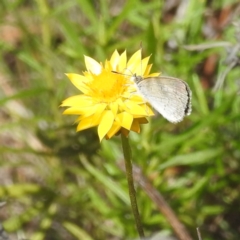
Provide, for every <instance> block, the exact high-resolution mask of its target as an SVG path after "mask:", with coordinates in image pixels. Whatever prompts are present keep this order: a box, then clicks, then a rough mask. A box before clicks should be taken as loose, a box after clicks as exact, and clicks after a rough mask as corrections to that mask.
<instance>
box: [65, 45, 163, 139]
mask: <svg viewBox="0 0 240 240" xmlns="http://www.w3.org/2000/svg"><path fill="white" fill-rule="evenodd" d="M149 58H150V57H146V58H144V59H142V57H141V50H139V51H137V52H136V53H134V54H133V55H132V57H131V58H130V59H129V60H128V61H127V55H126V51H125V52H123V53H122V54H119V53H118V51H117V50H115V52H114V53H113V54H112V56H111V58H110V60H106V61H105V63H104V64H102V63H98V62H96V61H95V60H94V59H92V58H90V57H87V56H85V64H86V68H87V71H85V72H83V75H79V74H75V73H68V74H66V75H67V77H68V78H69V79H70V80H71V82H72V83H73V84H74V85H75V86H76V87H77V88H78V89H79V90H80V91H81V92H82V94H80V95H76V96H72V97H70V98H68V99H66V100H64V101H63V102H62V105H61V106H64V107H68V109H66V110H65V111H64V114H73V115H79V117H78V118H77V120H76V122H78V126H77V131H81V130H84V129H87V128H91V127H94V126H98V135H99V138H100V141H101V140H102V139H103V138H104V137H105V138H107V139H109V138H111V137H112V136H114V135H115V134H117V133H119V132H120V131H122V132H123V133H124V134H125V135H126V136H127V135H128V133H129V131H134V132H137V133H139V132H140V124H143V123H147V119H146V117H148V116H152V115H154V113H153V112H152V110H151V108H150V106H149V105H148V103H146V101H145V100H144V99H143V98H142V97H141V96H140V95H138V94H137V92H136V89H135V87H134V84H133V82H132V81H131V75H132V74H133V73H134V74H136V75H142V76H143V77H144V78H146V77H151V76H158V75H159V73H154V74H149V73H150V70H151V67H152V64H148V61H149ZM112 71H115V72H118V73H119V74H116V73H114V72H112Z"/></svg>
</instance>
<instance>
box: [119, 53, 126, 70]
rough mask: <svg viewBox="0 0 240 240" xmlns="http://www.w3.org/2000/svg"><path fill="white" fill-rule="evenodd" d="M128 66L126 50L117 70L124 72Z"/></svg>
mask: <svg viewBox="0 0 240 240" xmlns="http://www.w3.org/2000/svg"><path fill="white" fill-rule="evenodd" d="M125 68H127V53H126V50H125V51H124V52H123V53H122V54H121V55H120V58H119V62H118V68H117V71H119V72H120V73H123V71H124V69H125Z"/></svg>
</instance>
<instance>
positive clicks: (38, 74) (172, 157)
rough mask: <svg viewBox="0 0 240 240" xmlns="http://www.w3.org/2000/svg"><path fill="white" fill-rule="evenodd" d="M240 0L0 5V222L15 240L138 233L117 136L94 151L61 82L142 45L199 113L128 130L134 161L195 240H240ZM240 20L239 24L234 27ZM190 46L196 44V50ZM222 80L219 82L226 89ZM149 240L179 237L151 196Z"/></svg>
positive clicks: (146, 216) (55, 0) (91, 133)
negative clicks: (68, 112)
mask: <svg viewBox="0 0 240 240" xmlns="http://www.w3.org/2000/svg"><path fill="white" fill-rule="evenodd" d="M239 16H240V4H239V0H236V1H233V0H219V1H210V0H209V1H204V0H189V1H184V0H182V1H181V0H171V1H159V0H153V1H150V0H149V1H147V0H145V1H140V0H128V1H124V0H120V1H111V0H100V1H88V0H68V1H63V0H51V1H50V0H49V1H47V0H36V1H27V0H25V1H24V0H1V2H0V52H1V60H0V106H1V107H0V122H1V125H0V204H1V205H0V222H1V224H2V225H3V226H4V228H5V230H6V231H7V232H8V235H9V237H10V238H11V239H31V240H41V239H47V240H48V239H49V240H58V239H69V240H75V239H84V240H92V239H99V240H102V239H103V240H110V239H111V240H112V239H114V240H118V239H134V238H137V233H136V230H135V226H134V220H133V217H132V214H131V207H130V204H129V198H128V189H127V181H126V178H125V174H124V173H123V172H122V171H121V170H120V169H119V167H118V163H119V162H121V161H122V158H123V157H122V150H121V142H120V139H119V137H117V136H116V137H113V138H112V139H111V140H108V141H106V140H103V141H102V143H101V144H100V143H99V139H98V136H97V134H96V129H90V130H86V131H83V132H79V133H76V132H75V129H76V126H75V125H74V124H73V122H74V119H75V117H72V116H62V112H63V109H61V108H59V105H60V104H61V101H62V100H64V99H65V98H67V97H69V96H72V95H76V94H79V92H78V90H77V89H76V88H75V87H74V86H73V85H72V84H71V82H70V81H69V80H68V79H67V77H66V76H65V75H64V73H66V72H74V73H79V74H81V73H82V71H84V70H85V66H84V60H83V59H84V55H87V56H90V57H92V58H94V59H96V60H97V61H104V60H105V59H106V58H108V59H109V58H110V56H111V54H112V53H113V51H114V50H115V49H118V51H119V52H120V53H121V52H123V51H124V50H125V49H126V50H127V52H128V56H130V55H131V54H132V53H134V52H135V51H136V50H138V49H139V46H140V43H141V42H142V46H143V55H144V56H148V55H150V54H152V57H151V62H152V63H153V72H156V71H161V72H162V73H164V74H165V75H169V76H174V77H179V78H181V79H184V80H186V81H187V82H188V84H189V86H190V87H191V89H192V92H193V97H192V105H193V111H192V114H191V115H190V116H189V117H187V118H185V119H184V121H183V122H181V123H179V124H171V123H169V122H167V121H166V120H165V119H163V118H162V117H161V116H159V115H158V116H156V117H154V118H152V119H150V123H149V124H147V125H144V126H142V131H141V134H134V133H131V134H130V142H131V146H132V152H133V159H134V163H135V164H137V165H138V166H140V167H141V168H142V169H143V172H144V174H145V175H146V176H147V177H148V178H149V179H150V181H151V182H152V184H153V185H154V187H155V188H156V189H157V190H158V191H159V192H160V193H161V194H162V195H163V196H164V198H165V200H166V201H167V202H168V204H169V205H170V206H171V207H172V209H173V211H174V212H175V214H176V215H177V216H178V218H179V219H180V221H181V222H182V223H183V224H184V225H185V226H186V228H187V229H188V231H189V233H190V234H191V236H192V238H193V239H197V233H196V227H200V230H201V234H202V238H203V239H204V240H216V239H218V240H219V239H228V240H229V239H232V240H238V239H239V238H240V227H239V226H240V225H239V223H240V162H239V160H240V98H239V93H240V68H239V57H240V53H239V49H240V47H239V42H240V17H239ZM238 24H239V25H238ZM190 45H191V46H190ZM221 82H223V84H221ZM136 187H137V197H138V203H139V209H140V212H141V217H142V221H143V225H144V230H145V234H146V236H152V235H154V234H156V233H159V232H160V233H161V232H164V233H166V234H174V233H173V230H172V229H171V227H170V224H169V222H168V221H167V220H166V218H165V217H164V215H163V214H162V213H160V212H159V211H158V210H157V208H156V205H155V204H154V203H153V202H152V201H151V200H150V199H149V197H148V195H147V194H146V192H145V191H144V190H143V189H141V187H139V186H138V185H136Z"/></svg>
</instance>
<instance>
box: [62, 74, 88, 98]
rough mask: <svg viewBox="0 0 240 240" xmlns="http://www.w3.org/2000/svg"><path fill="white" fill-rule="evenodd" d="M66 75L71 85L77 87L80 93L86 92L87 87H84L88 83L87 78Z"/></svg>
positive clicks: (77, 75)
mask: <svg viewBox="0 0 240 240" xmlns="http://www.w3.org/2000/svg"><path fill="white" fill-rule="evenodd" d="M66 75H67V77H68V78H69V79H70V81H71V82H72V84H73V85H74V86H75V87H77V88H78V89H79V90H80V91H81V92H82V93H87V92H88V87H87V86H86V82H88V81H89V80H88V78H86V77H85V76H82V75H79V74H75V73H66Z"/></svg>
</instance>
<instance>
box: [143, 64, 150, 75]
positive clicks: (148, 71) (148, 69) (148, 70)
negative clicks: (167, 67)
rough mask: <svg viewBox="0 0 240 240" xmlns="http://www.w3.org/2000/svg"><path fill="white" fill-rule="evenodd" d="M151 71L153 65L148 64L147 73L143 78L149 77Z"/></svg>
mask: <svg viewBox="0 0 240 240" xmlns="http://www.w3.org/2000/svg"><path fill="white" fill-rule="evenodd" d="M151 69H152V64H148V65H147V67H146V69H145V72H144V73H143V76H144V77H147V76H148V74H149V73H150V71H151Z"/></svg>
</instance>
